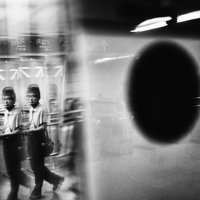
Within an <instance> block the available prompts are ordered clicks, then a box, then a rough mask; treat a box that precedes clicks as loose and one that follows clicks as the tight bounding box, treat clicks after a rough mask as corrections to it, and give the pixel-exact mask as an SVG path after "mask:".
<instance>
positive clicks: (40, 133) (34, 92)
mask: <svg viewBox="0 0 200 200" xmlns="http://www.w3.org/2000/svg"><path fill="white" fill-rule="evenodd" d="M27 97H28V101H29V103H30V106H31V108H30V116H29V124H28V126H27V130H26V131H24V134H25V135H28V152H29V156H30V157H31V159H30V164H31V168H32V170H33V172H34V176H35V187H34V189H33V191H32V193H31V196H30V197H29V199H30V200H34V199H38V198H40V197H41V192H42V185H43V180H46V181H47V182H49V183H50V184H52V185H53V191H56V190H58V189H59V187H60V186H61V184H62V182H63V180H64V177H61V176H59V175H57V174H54V173H52V172H51V171H50V170H49V169H48V168H47V167H46V166H45V165H44V153H43V152H44V149H43V146H42V143H44V141H45V131H46V128H47V113H46V109H45V108H44V107H43V106H42V105H41V104H40V103H39V100H40V89H39V87H38V86H37V85H36V84H31V85H29V87H28V91H27Z"/></svg>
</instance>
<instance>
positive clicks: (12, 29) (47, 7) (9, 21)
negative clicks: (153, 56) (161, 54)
mask: <svg viewBox="0 0 200 200" xmlns="http://www.w3.org/2000/svg"><path fill="white" fill-rule="evenodd" d="M196 10H200V1H199V0H42V1H41V0H18V1H13V0H0V35H13V34H24V33H43V34H44V33H45V34H48V33H59V32H67V31H69V30H71V25H72V24H73V23H74V22H78V24H81V25H82V26H83V27H84V29H85V30H87V31H92V32H98V33H100V34H104V33H106V34H107V33H114V34H133V33H130V30H132V29H134V28H135V26H136V25H138V24H139V23H140V22H142V21H144V20H146V19H149V18H153V17H157V16H163V15H172V16H176V15H180V14H184V13H188V12H192V11H196ZM155 34H167V35H170V34H171V35H173V36H174V35H178V36H186V37H188V36H190V37H200V20H193V21H189V22H184V23H180V24H171V25H170V26H167V27H165V28H161V29H157V30H154V31H148V32H144V33H140V34H138V33H137V35H143V36H144V35H155Z"/></svg>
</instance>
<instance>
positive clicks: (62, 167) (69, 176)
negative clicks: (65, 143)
mask: <svg viewBox="0 0 200 200" xmlns="http://www.w3.org/2000/svg"><path fill="white" fill-rule="evenodd" d="M68 160H69V156H64V157H60V158H56V157H54V158H49V157H48V158H46V164H45V165H46V166H47V167H48V168H49V169H51V171H52V172H55V173H56V174H59V175H62V176H64V177H65V180H64V182H63V184H62V186H61V188H60V190H59V191H56V192H53V191H52V185H50V184H49V183H47V182H45V181H44V185H43V188H42V198H41V199H43V200H46V199H48V200H50V199H52V200H65V199H68V200H77V199H81V198H80V196H81V195H80V192H81V189H80V181H81V180H80V176H79V172H78V171H76V170H75V171H73V173H72V171H71V170H69V169H68V167H67V165H66V164H67V162H68ZM2 165H3V162H1V168H2V167H3V166H2ZM22 168H23V170H24V171H25V173H27V174H28V175H30V177H32V178H34V177H33V173H32V171H31V170H30V165H29V161H22ZM0 181H1V187H0V194H1V195H0V197H1V199H2V200H4V199H6V198H7V195H8V193H9V191H10V181H9V177H8V176H7V174H6V172H5V171H1V173H0ZM32 184H33V186H34V179H33V182H32ZM30 192H31V190H29V189H27V188H25V187H23V186H20V189H19V193H18V197H19V200H27V199H28V197H29V194H30Z"/></svg>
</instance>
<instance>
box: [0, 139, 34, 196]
mask: <svg viewBox="0 0 200 200" xmlns="http://www.w3.org/2000/svg"><path fill="white" fill-rule="evenodd" d="M19 145H20V136H8V137H6V138H5V139H4V141H3V150H4V159H5V165H6V169H7V173H8V175H9V177H10V186H11V191H10V194H9V198H13V199H15V198H17V194H18V190H19V185H20V184H21V185H23V186H25V187H30V182H29V181H30V180H29V177H28V176H27V175H26V174H25V173H24V172H23V171H22V170H21V159H20V151H19V150H18V147H19Z"/></svg>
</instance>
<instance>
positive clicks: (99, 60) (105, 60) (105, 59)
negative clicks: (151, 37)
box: [94, 55, 134, 64]
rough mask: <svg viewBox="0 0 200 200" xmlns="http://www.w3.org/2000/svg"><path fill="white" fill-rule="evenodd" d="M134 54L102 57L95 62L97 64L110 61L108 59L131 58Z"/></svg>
mask: <svg viewBox="0 0 200 200" xmlns="http://www.w3.org/2000/svg"><path fill="white" fill-rule="evenodd" d="M133 56H134V55H128V56H118V57H107V58H101V59H97V60H96V61H95V62H94V63H95V64H97V63H104V62H108V61H111V60H117V59H124V58H130V57H133Z"/></svg>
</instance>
